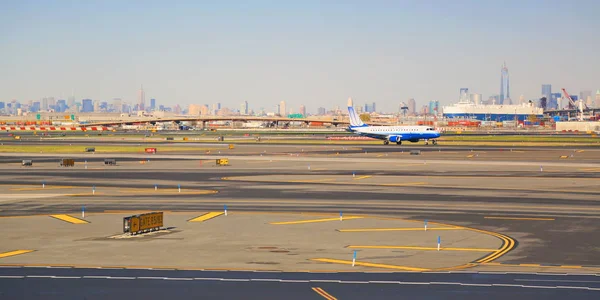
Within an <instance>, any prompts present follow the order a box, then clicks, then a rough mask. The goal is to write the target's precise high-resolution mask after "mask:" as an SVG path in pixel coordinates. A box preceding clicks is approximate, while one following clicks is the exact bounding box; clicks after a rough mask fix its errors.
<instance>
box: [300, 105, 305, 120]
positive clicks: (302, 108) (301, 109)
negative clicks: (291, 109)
mask: <svg viewBox="0 0 600 300" xmlns="http://www.w3.org/2000/svg"><path fill="white" fill-rule="evenodd" d="M299 113H300V114H301V115H302V116H304V117H306V106H304V105H300V111H299Z"/></svg>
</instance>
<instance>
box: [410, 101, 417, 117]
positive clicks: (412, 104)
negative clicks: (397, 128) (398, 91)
mask: <svg viewBox="0 0 600 300" xmlns="http://www.w3.org/2000/svg"><path fill="white" fill-rule="evenodd" d="M408 114H409V115H416V114H417V101H415V99H414V98H410V99H408Z"/></svg>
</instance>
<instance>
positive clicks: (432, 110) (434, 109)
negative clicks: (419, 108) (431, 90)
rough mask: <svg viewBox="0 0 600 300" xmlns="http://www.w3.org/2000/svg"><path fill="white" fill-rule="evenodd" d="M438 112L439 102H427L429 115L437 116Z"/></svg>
mask: <svg viewBox="0 0 600 300" xmlns="http://www.w3.org/2000/svg"><path fill="white" fill-rule="evenodd" d="M439 111H440V102H439V101H434V100H431V101H429V114H430V115H437V114H438V113H439Z"/></svg>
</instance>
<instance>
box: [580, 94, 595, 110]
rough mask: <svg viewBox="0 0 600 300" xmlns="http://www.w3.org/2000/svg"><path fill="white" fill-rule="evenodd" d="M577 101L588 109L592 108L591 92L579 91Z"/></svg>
mask: <svg viewBox="0 0 600 300" xmlns="http://www.w3.org/2000/svg"><path fill="white" fill-rule="evenodd" d="M579 99H581V101H583V103H584V104H585V105H587V106H588V107H589V106H592V104H593V103H592V91H581V92H580V93H579Z"/></svg>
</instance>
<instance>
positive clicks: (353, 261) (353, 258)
mask: <svg viewBox="0 0 600 300" xmlns="http://www.w3.org/2000/svg"><path fill="white" fill-rule="evenodd" d="M355 263H356V250H354V256H352V266H353V267H354V264H355Z"/></svg>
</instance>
